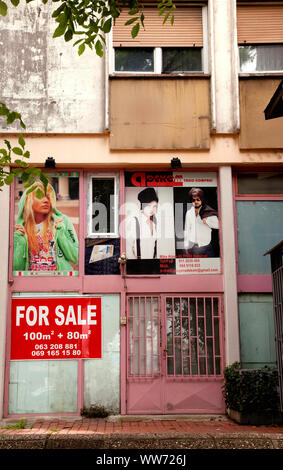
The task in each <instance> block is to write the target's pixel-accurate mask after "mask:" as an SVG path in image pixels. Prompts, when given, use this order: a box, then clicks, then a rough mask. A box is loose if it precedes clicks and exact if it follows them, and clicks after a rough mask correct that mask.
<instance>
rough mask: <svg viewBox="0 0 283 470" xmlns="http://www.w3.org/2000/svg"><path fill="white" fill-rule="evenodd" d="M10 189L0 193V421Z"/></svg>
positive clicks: (3, 376) (4, 350)
mask: <svg viewBox="0 0 283 470" xmlns="http://www.w3.org/2000/svg"><path fill="white" fill-rule="evenodd" d="M9 202H10V189H9V187H4V189H3V190H2V191H1V192H0V213H1V220H2V221H3V223H1V224H0V259H1V268H0V299H1V302H0V419H2V418H3V411H4V410H3V401H4V380H5V359H6V327H7V302H8V266H9V264H8V262H9V220H10V219H9V213H10V205H9Z"/></svg>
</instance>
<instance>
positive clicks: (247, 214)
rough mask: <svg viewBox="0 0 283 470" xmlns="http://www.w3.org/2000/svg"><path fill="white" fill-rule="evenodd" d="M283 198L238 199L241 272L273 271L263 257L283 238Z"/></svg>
mask: <svg viewBox="0 0 283 470" xmlns="http://www.w3.org/2000/svg"><path fill="white" fill-rule="evenodd" d="M282 211H283V201H237V225H238V253H239V274H270V273H271V268H270V259H269V257H268V256H263V255H264V253H266V252H267V251H268V250H269V249H270V248H272V247H273V246H275V245H277V244H278V243H279V242H280V241H281V240H282V232H283V217H282Z"/></svg>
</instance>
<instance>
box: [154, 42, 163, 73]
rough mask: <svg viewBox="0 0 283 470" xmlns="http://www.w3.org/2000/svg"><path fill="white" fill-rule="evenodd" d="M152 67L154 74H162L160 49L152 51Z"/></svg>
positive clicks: (156, 48)
mask: <svg viewBox="0 0 283 470" xmlns="http://www.w3.org/2000/svg"><path fill="white" fill-rule="evenodd" d="M153 66H154V73H155V74H159V75H161V74H162V48H161V47H155V48H154V51H153Z"/></svg>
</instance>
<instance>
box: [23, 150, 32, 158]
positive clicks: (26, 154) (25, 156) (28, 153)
mask: <svg viewBox="0 0 283 470" xmlns="http://www.w3.org/2000/svg"><path fill="white" fill-rule="evenodd" d="M23 157H24V158H29V157H30V151H29V150H27V151H26V152H25V153H24V154H23Z"/></svg>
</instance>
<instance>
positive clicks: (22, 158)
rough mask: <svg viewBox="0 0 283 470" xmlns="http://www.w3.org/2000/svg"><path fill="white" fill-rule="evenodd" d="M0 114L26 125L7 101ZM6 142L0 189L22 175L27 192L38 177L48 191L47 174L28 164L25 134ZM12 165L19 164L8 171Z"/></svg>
mask: <svg viewBox="0 0 283 470" xmlns="http://www.w3.org/2000/svg"><path fill="white" fill-rule="evenodd" d="M0 1H1V0H0ZM0 116H3V117H5V118H6V121H7V124H12V123H13V122H14V121H15V120H19V121H20V126H21V127H22V128H24V129H25V127H26V126H25V124H24V122H23V120H22V117H21V115H20V113H17V112H15V111H10V110H9V109H8V108H7V106H6V105H5V103H2V102H0ZM4 144H5V147H3V148H0V191H2V189H3V186H5V185H8V186H10V185H11V184H12V182H13V180H14V177H20V178H21V179H22V181H23V183H25V184H24V187H25V189H27V192H31V191H33V190H34V189H35V188H36V186H35V182H36V179H37V178H39V180H40V181H41V182H42V184H43V186H44V189H45V191H46V188H47V184H48V178H47V176H46V175H45V174H44V173H43V172H42V171H41V170H40V169H39V168H34V167H30V166H28V164H27V162H26V161H27V159H29V157H30V152H29V150H26V149H25V145H26V142H25V139H24V137H23V135H22V134H19V136H18V145H17V146H14V147H12V145H11V142H10V141H9V140H6V139H5V140H4ZM11 165H17V166H16V167H15V168H11V169H9V171H7V169H8V168H9V167H10V166H11ZM37 197H39V198H41V197H42V191H41V190H38V191H37Z"/></svg>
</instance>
